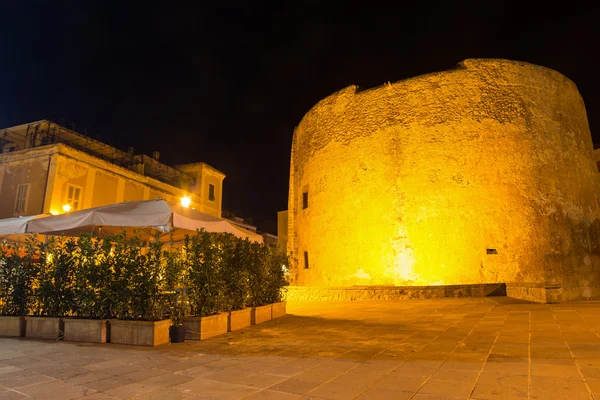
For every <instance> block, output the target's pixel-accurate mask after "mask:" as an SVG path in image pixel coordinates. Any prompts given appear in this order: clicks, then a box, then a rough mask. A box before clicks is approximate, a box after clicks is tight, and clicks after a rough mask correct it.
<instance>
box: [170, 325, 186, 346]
mask: <svg viewBox="0 0 600 400" xmlns="http://www.w3.org/2000/svg"><path fill="white" fill-rule="evenodd" d="M169 334H170V335H171V343H183V342H185V326H172V327H170V328H169Z"/></svg>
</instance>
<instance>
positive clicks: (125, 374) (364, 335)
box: [0, 297, 600, 400]
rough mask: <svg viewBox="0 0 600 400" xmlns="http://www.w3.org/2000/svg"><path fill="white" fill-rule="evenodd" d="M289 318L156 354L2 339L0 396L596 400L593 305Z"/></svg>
mask: <svg viewBox="0 0 600 400" xmlns="http://www.w3.org/2000/svg"><path fill="white" fill-rule="evenodd" d="M288 313H289V315H288V316H286V317H282V318H279V319H276V320H272V321H269V322H265V323H263V324H260V325H257V326H253V327H248V328H245V329H243V330H241V331H237V332H232V333H228V334H226V335H223V336H220V337H215V338H212V339H209V340H206V341H202V342H191V341H188V342H185V343H182V344H173V345H165V346H161V347H158V348H140V347H131V346H124V345H112V344H85V343H69V342H62V341H44V340H30V339H14V338H10V339H9V338H1V339H0V400H2V399H88V400H94V399H98V400H103V399H129V398H133V399H283V400H287V399H363V400H364V399H396V400H402V399H412V400H419V399H420V400H436V399H437V400H457V399H474V400H491V399H499V400H500V399H501V400H511V399H549V400H550V399H568V400H577V399H597V400H600V302H585V303H583V302H582V303H567V304H534V303H527V302H523V301H517V300H513V299H510V298H506V297H494V298H460V299H435V300H397V301H396V300H394V301H391V300H387V301H354V302H295V303H288Z"/></svg>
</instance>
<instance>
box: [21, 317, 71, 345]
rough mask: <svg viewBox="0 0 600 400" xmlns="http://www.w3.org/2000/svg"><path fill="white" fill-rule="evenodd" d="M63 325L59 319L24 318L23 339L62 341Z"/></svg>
mask: <svg viewBox="0 0 600 400" xmlns="http://www.w3.org/2000/svg"><path fill="white" fill-rule="evenodd" d="M63 332H64V325H63V322H62V320H61V319H60V318H53V317H25V337H28V338H37V339H54V340H58V339H62V336H63Z"/></svg>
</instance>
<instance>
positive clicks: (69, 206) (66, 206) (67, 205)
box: [63, 204, 71, 212]
mask: <svg viewBox="0 0 600 400" xmlns="http://www.w3.org/2000/svg"><path fill="white" fill-rule="evenodd" d="M63 211H64V212H69V211H71V205H70V204H65V205H64V206H63Z"/></svg>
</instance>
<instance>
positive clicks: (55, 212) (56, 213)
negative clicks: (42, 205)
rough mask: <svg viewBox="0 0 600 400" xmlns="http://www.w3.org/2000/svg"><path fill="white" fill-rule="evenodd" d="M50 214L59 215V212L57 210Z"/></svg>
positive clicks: (51, 211)
mask: <svg viewBox="0 0 600 400" xmlns="http://www.w3.org/2000/svg"><path fill="white" fill-rule="evenodd" d="M50 214H52V215H58V211H56V210H50Z"/></svg>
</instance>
